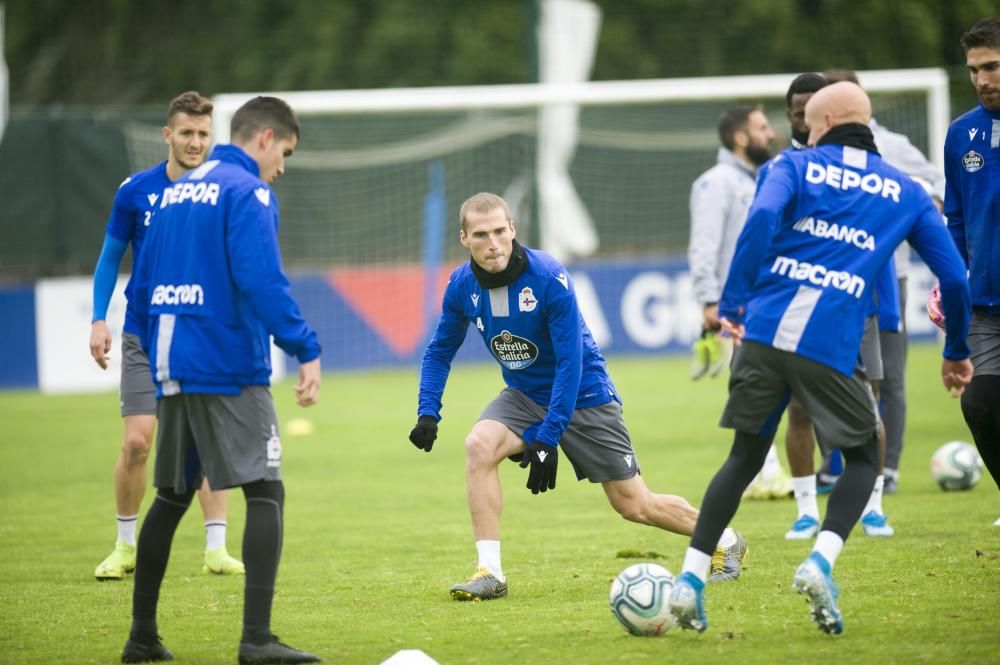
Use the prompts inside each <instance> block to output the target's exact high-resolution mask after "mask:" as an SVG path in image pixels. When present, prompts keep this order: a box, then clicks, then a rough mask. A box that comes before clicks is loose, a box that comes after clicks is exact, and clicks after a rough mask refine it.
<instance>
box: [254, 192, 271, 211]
mask: <svg viewBox="0 0 1000 665" xmlns="http://www.w3.org/2000/svg"><path fill="white" fill-rule="evenodd" d="M253 195H254V196H256V197H257V200H258V201H260V203H261V205H263V206H264V207H265V208H266V207H268V206H269V205H271V190H269V189H267V188H266V187H258V188H257V189H255V190H253Z"/></svg>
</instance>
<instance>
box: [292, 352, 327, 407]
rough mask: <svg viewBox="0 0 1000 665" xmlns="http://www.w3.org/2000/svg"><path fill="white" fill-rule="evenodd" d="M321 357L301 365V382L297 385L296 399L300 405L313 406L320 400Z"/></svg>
mask: <svg viewBox="0 0 1000 665" xmlns="http://www.w3.org/2000/svg"><path fill="white" fill-rule="evenodd" d="M320 380H321V378H320V369H319V358H316V359H315V360H310V361H309V362H305V363H302V364H301V365H299V383H298V385H297V386H295V400H296V401H297V402H298V403H299V406H301V407H306V406H312V405H313V404H315V403H316V402H318V401H319V384H320Z"/></svg>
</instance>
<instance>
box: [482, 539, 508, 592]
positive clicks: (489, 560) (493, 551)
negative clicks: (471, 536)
mask: <svg viewBox="0 0 1000 665" xmlns="http://www.w3.org/2000/svg"><path fill="white" fill-rule="evenodd" d="M476 551H477V552H479V567H480V568H485V569H486V570H488V571H490V573H492V574H493V577H495V578H497V579H498V580H500V581H501V582H504V581H506V579H507V578H505V577H504V576H503V569H502V568H501V567H500V541H499V540H477V541H476Z"/></svg>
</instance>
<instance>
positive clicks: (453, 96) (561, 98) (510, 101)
mask: <svg viewBox="0 0 1000 665" xmlns="http://www.w3.org/2000/svg"><path fill="white" fill-rule="evenodd" d="M795 76H797V74H762V75H747V76H706V77H696V78H674V79H642V80H633V81H592V82H586V83H524V84H510V85H478V86H448V87H427V88H381V89H366V90H311V91H286V92H265V93H225V94H219V95H216V96H215V97H214V98H213V100H212V101H213V103H214V104H215V111H214V113H213V120H212V123H213V128H212V129H213V132H214V134H215V140H216V142H218V143H228V142H229V123H230V120H231V118H232V115H233V113H235V112H236V109H238V108H239V107H240V106H241V105H242V104H244V103H245V102H246V101H248V100H249V99H251V98H252V97H255V96H257V95H260V94H264V95H272V96H275V97H280V98H281V99H284V100H285V101H286V102H288V104H289V105H290V106H291V107H292V109H294V111H295V113H296V114H297V115H300V116H302V115H312V114H322V115H337V114H344V115H347V114H363V113H380V114H382V113H402V112H420V111H447V110H462V109H468V110H489V109H513V108H531V107H536V108H542V107H545V106H548V105H566V104H580V105H584V104H585V105H614V104H642V103H658V102H672V101H689V100H713V99H754V98H766V97H771V98H774V97H784V96H785V93H786V92H787V90H788V86H789V84H790V83H791V81H792V79H794V78H795ZM857 76H858V80H859V82H860V83H861V86H862V87H863V88H864V89H865V90H866V91H868V92H870V93H899V92H921V91H922V92H925V93H926V98H927V124H928V128H927V144H928V152H929V154H928V158H929V159H930V160H931V162H932V163H934V164H935V165H937V166H938V167H939V168H942V169H943V167H944V140H945V135H946V134H947V131H948V124H949V122H950V101H949V90H948V74H947V73H946V72H945V70H943V69H940V68H923V69H882V70H868V71H859V72H857Z"/></svg>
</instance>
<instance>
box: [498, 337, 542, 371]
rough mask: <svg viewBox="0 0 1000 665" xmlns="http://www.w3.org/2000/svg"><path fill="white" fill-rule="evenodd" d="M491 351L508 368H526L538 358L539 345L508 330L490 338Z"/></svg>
mask: <svg viewBox="0 0 1000 665" xmlns="http://www.w3.org/2000/svg"><path fill="white" fill-rule="evenodd" d="M490 351H491V352H492V353H493V355H494V356H495V357H496V359H497V361H499V363H500V364H501V365H503V366H504V367H506V368H507V369H524V368H525V367H528V366H529V365H531V363H533V362H535V360H537V359H538V346H536V345H535V343H534V342H532V341H531V340H530V339H525V338H524V337H519V336H517V335H512V334H511V333H510V331H507V330H504V331H501V333H500V334H499V335H496V336H495V337H493V339H491V340H490Z"/></svg>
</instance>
